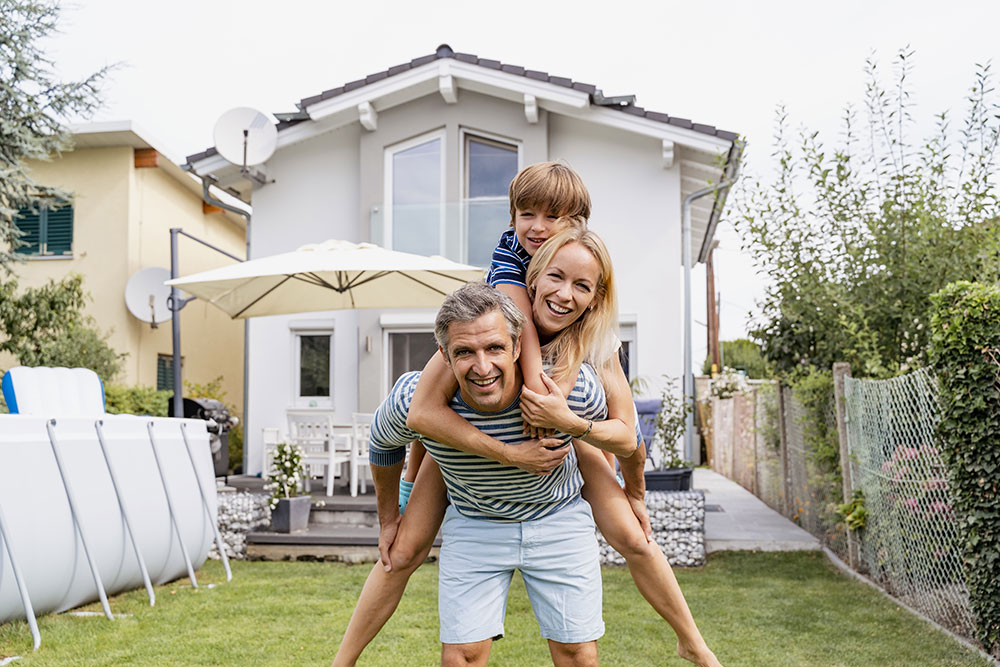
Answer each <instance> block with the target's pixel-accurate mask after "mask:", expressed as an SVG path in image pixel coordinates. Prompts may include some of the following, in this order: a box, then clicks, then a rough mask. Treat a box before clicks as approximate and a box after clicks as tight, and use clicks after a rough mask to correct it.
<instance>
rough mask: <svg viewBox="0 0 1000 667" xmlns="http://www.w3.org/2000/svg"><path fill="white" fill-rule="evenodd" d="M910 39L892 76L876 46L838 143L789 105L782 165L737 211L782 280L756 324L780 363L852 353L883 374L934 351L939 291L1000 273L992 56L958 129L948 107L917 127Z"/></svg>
mask: <svg viewBox="0 0 1000 667" xmlns="http://www.w3.org/2000/svg"><path fill="white" fill-rule="evenodd" d="M912 60H913V54H912V52H907V51H902V52H900V53H899V55H898V57H897V58H896V59H895V61H894V79H895V80H894V82H893V83H892V84H891V86H889V87H886V86H885V85H884V84H883V83H882V80H881V69H880V68H879V66H878V64H877V63H876V61H875V60H874V59H869V60H868V62H867V70H868V85H867V88H866V91H865V98H864V104H863V107H862V111H861V113H859V112H858V111H857V110H856V109H855V108H854V107H852V106H848V107H847V108H846V109H845V111H844V116H843V130H842V136H841V138H840V140H839V141H837V142H836V143H835V144H834V145H832V146H828V145H826V144H824V142H823V140H822V138H821V137H820V136H819V133H818V132H814V131H810V130H808V129H803V130H802V131H801V132H799V133H797V134H796V133H793V132H792V131H791V130H790V121H789V118H788V115H787V113H786V112H785V110H784V109H783V108H780V107H779V109H778V114H777V129H776V134H775V149H774V153H773V158H774V160H775V162H776V167H777V171H776V175H775V176H774V178H773V179H771V180H769V181H760V180H756V181H755V180H753V179H748V178H745V179H744V180H743V182H742V185H741V188H740V190H739V191H738V192H737V194H736V196H735V197H734V199H735V201H736V206H735V207H734V211H735V218H736V219H735V224H736V226H737V228H738V229H739V230H740V232H741V233H742V236H743V242H744V246H745V248H746V249H748V250H749V251H750V253H751V255H752V257H753V258H754V261H755V263H756V264H757V266H758V268H759V269H760V270H761V271H762V272H763V273H765V274H766V275H767V276H768V278H769V281H770V284H769V286H768V287H767V289H766V292H765V296H764V298H763V300H762V302H761V303H760V307H761V312H762V314H761V316H760V319H759V320H758V321H757V322H756V324H755V327H754V329H753V330H752V331H751V337H752V338H754V339H755V340H756V341H758V342H759V343H760V344H761V346H762V349H763V352H764V355H765V357H766V358H767V359H768V361H769V362H770V363H771V364H772V366H773V367H774V368H775V370H777V371H778V372H779V373H781V374H788V373H790V372H792V371H793V370H794V369H797V368H802V367H808V366H815V367H819V368H827V369H828V368H830V367H831V366H832V364H833V363H834V362H836V361H847V362H850V364H851V366H852V370H853V371H854V374H855V375H856V376H875V377H885V376H891V375H895V374H897V373H899V372H902V371H905V370H906V369H907V368H909V367H911V366H913V365H915V364H919V363H921V362H922V360H923V359H922V358H923V355H924V354H925V352H924V351H925V349H926V347H927V343H928V341H929V332H928V326H927V324H928V323H927V314H926V313H927V308H928V306H929V302H928V295H930V294H932V293H933V292H935V291H936V290H938V289H940V288H941V287H943V286H944V285H946V284H947V283H949V282H952V281H955V280H960V279H969V280H982V281H986V282H992V281H995V280H997V278H1000V261H998V251H1000V225H998V224H996V220H998V219H1000V206H998V201H997V195H996V193H995V188H993V187H991V184H990V175H991V174H992V173H994V172H995V171H996V168H997V155H996V152H997V145H998V139H1000V124H998V119H997V117H996V116H995V106H996V105H995V104H994V97H995V95H994V89H993V86H992V83H991V72H990V67H989V65H985V66H979V67H977V69H976V75H975V81H974V83H973V85H972V88H971V90H970V93H969V96H968V98H967V111H966V114H965V118H964V120H963V122H962V125H961V129H960V131H959V132H958V133H955V132H952V130H951V118H950V117H949V115H948V114H947V113H946V112H945V113H941V114H939V115H938V116H937V124H936V129H935V131H934V133H933V134H932V135H931V136H930V137H927V138H925V139H920V138H917V137H915V136H914V135H915V130H914V120H913V118H912V117H911V90H910V86H909V77H910V73H911V68H912Z"/></svg>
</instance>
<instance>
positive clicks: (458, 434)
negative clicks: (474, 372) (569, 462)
mask: <svg viewBox="0 0 1000 667" xmlns="http://www.w3.org/2000/svg"><path fill="white" fill-rule="evenodd" d="M457 389H458V382H457V381H456V380H455V375H454V374H453V373H452V372H451V367H450V366H448V362H446V361H445V360H444V356H443V355H442V354H441V352H440V351H438V352H437V353H436V354H435V355H434V356H433V357H431V360H430V361H428V362H427V365H426V366H425V367H424V371H423V373H422V374H421V376H420V380H419V381H418V382H417V387H416V389H415V390H414V393H413V399H412V400H411V402H410V411H409V416H407V418H406V426H407V427H408V428H411V429H413V430H414V431H416V432H417V433H421V434H423V435H425V436H427V437H428V438H431V439H432V440H436V441H437V442H440V443H443V444H445V445H448V446H449V447H454V448H455V449H459V450H461V451H463V452H468V453H470V454H477V455H479V456H483V457H485V458H488V459H492V460H494V461H499V462H500V463H503V464H504V465H512V466H516V467H518V468H520V469H521V470H524V471H527V472H530V473H534V474H545V473H549V472H551V471H552V470H553V469H555V468H556V467H558V466H559V464H560V463H562V460H563V459H564V458H565V457H566V454H567V453H568V448H565V447H564V448H562V449H561V450H550V449H546V447H545V445H546V444H547V445H548V446H550V447H551V446H554V445H558V444H561V443H559V442H558V441H552V440H548V439H543V440H527V441H525V442H522V443H520V444H518V445H510V446H508V445H506V444H504V443H502V442H500V441H499V440H497V439H496V438H491V437H490V436H488V435H486V434H485V433H483V432H482V431H480V430H479V429H478V428H476V427H475V426H473V425H472V424H470V423H469V422H467V421H465V420H464V419H462V418H461V417H459V416H458V413H457V412H455V411H454V410H452V409H451V408H450V407H448V404H449V402H450V401H451V397H452V396H454V394H455V391H456V390H457ZM543 443H544V444H543Z"/></svg>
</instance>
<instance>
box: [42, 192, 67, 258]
mask: <svg viewBox="0 0 1000 667" xmlns="http://www.w3.org/2000/svg"><path fill="white" fill-rule="evenodd" d="M45 214H46V221H45V222H46V225H45V232H46V234H45V251H46V253H47V254H49V255H68V254H70V253H72V252H73V205H72V204H66V205H64V206H63V207H62V208H59V209H46V210H45Z"/></svg>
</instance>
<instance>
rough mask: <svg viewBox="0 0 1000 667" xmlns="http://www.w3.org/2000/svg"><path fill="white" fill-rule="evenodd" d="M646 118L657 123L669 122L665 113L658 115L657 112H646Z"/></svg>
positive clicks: (668, 117)
mask: <svg viewBox="0 0 1000 667" xmlns="http://www.w3.org/2000/svg"><path fill="white" fill-rule="evenodd" d="M646 118H648V119H649V120H655V121H657V122H658V123H668V122H670V116H668V115H667V114H665V113H660V112H659V111H647V112H646Z"/></svg>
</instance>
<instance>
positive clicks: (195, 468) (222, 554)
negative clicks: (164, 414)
mask: <svg viewBox="0 0 1000 667" xmlns="http://www.w3.org/2000/svg"><path fill="white" fill-rule="evenodd" d="M181 437H182V438H184V448H185V449H186V450H187V453H188V458H189V459H191V470H193V471H194V479H195V483H196V484H197V485H198V493H200V494H201V506H202V507H204V508H205V516H207V517H208V522H209V523H210V524H212V532H213V533H215V545H216V546H217V547H218V548H219V556H220V557H221V558H222V566H223V567H224V568H226V581H232V580H233V572H232V570H230V569H229V558H228V557H227V556H226V545H225V544H224V543H223V542H222V535H220V534H219V527H218V525H216V522H215V521H214V520H213V519H212V512H211V510H209V509H208V498H206V497H205V490H204V489H203V488H202V486H201V478H200V477H198V466H197V465H196V464H195V462H194V454H192V453H191V443H190V442H188V437H187V424H185V423H184V422H181Z"/></svg>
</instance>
